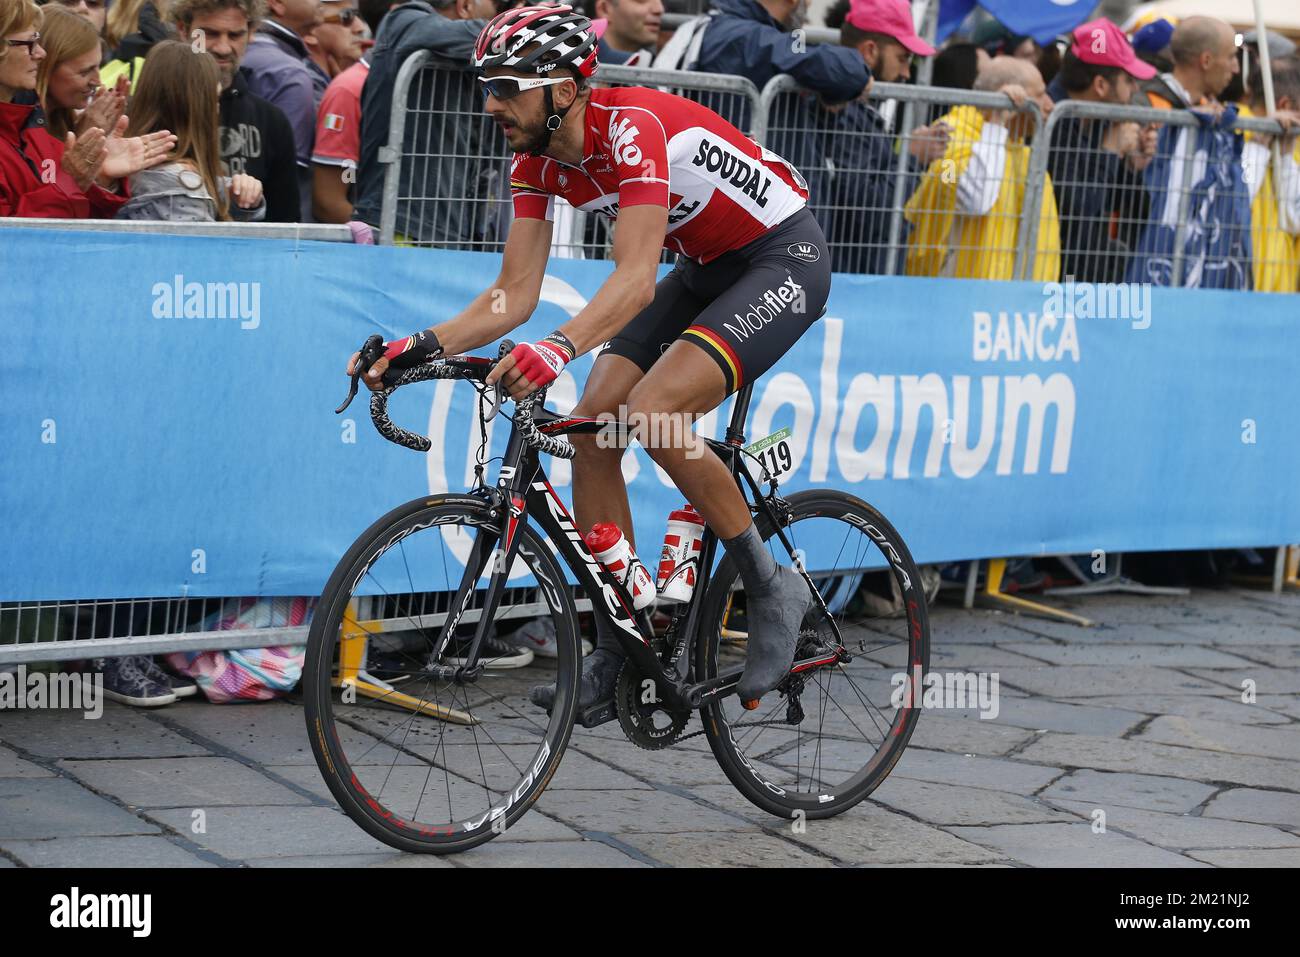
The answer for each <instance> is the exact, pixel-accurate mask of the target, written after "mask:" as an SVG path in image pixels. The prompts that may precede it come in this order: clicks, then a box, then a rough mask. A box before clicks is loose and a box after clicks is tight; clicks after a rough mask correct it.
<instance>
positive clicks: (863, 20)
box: [844, 0, 935, 56]
mask: <svg viewBox="0 0 1300 957" xmlns="http://www.w3.org/2000/svg"><path fill="white" fill-rule="evenodd" d="M844 19H845V20H847V21H848V22H849V23H851V24H853V25H854V26H855V27H857V28H858V29H859V30H864V31H866V32H867V33H883V34H885V36H890V37H893V38H894V39H895V40H897V41H898V42H899V43H901V44H903V46H905V47H907V49H909V50H911V51H912V52H913V53H915V54H916V55H917V56H934V54H935V49H934V47H932V46H930V44H928V43H926V42H925V41H924V40H922V39H921V38H920V37H919V36H917V35H916V27H915V26H914V25H913V23H912V7H911V5H910V4H908V2H907V0H851V2H850V3H849V12H848V15H847V16H846V17H845V18H844Z"/></svg>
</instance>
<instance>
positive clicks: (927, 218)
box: [761, 76, 1042, 279]
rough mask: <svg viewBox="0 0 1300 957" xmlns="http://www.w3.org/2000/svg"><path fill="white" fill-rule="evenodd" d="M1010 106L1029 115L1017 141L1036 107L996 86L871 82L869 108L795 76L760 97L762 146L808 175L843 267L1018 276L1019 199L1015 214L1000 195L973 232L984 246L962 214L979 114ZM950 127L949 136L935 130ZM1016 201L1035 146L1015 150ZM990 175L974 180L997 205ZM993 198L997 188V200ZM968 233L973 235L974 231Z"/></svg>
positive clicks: (1033, 122) (1025, 188) (1031, 126)
mask: <svg viewBox="0 0 1300 957" xmlns="http://www.w3.org/2000/svg"><path fill="white" fill-rule="evenodd" d="M981 108H982V109H999V110H1007V109H1010V110H1013V111H1015V112H1016V113H1018V114H1019V115H1020V116H1022V117H1023V121H1022V123H1023V125H1024V126H1025V130H1024V133H1023V136H1022V139H1024V140H1029V139H1030V138H1032V137H1033V136H1034V134H1035V131H1037V130H1038V129H1040V128H1041V126H1042V118H1041V115H1040V111H1039V110H1038V107H1037V105H1036V104H1034V103H1026V104H1025V105H1024V106H1023V107H1020V108H1016V107H1015V105H1014V104H1013V103H1012V102H1011V100H1010V99H1009V98H1008V97H1006V96H1005V95H1003V94H1001V93H991V92H977V91H972V90H952V89H946V88H941V87H917V86H911V85H908V84H899V83H876V84H874V85H873V86H872V89H871V92H870V94H869V96H868V100H867V102H866V103H863V102H856V101H855V102H851V103H848V104H845V105H842V106H836V107H827V106H825V105H823V104H822V103H821V102H820V100H819V99H818V97H817V96H816V95H815V94H813V93H811V92H810V91H808V90H805V89H803V88H802V87H800V86H799V85H798V84H797V83H795V82H794V80H793V79H792V78H791V77H789V76H778V77H775V78H774V79H772V80H771V81H770V82H769V83H768V84H767V86H766V87H764V89H763V92H762V105H761V109H762V111H763V113H764V115H765V116H766V142H765V143H764V145H765V146H767V147H768V148H769V149H771V150H773V151H774V152H775V153H777V154H779V155H781V156H783V157H785V158H786V159H788V160H790V162H792V163H793V164H794V166H795V168H796V169H798V170H799V171H800V172H801V173H803V175H804V177H805V178H806V179H807V180H808V183H809V187H810V189H811V197H812V199H811V203H810V206H811V208H812V211H813V215H815V216H816V217H817V220H818V222H819V223H820V224H821V226H822V229H823V231H824V232H825V233H826V237H827V244H828V245H829V247H830V249H831V262H832V268H833V269H835V270H836V271H837V272H855V273H875V274H886V275H889V274H907V275H921V276H933V275H952V276H970V275H974V274H975V273H973V272H972V270H974V269H980V270H983V271H981V272H979V273H978V275H979V276H980V277H981V278H989V279H1012V278H1015V277H1017V276H1020V275H1022V273H1023V272H1024V271H1025V261H1026V258H1027V251H1026V243H1027V242H1028V241H1029V240H1028V237H1027V236H1026V234H1025V230H1024V228H1023V225H1022V224H1021V222H1020V218H1021V203H1020V202H1014V209H1013V210H1012V211H1010V212H1007V211H997V208H998V205H1002V206H1006V205H1008V203H1007V200H1006V199H1005V198H1003V200H1002V202H1001V203H1000V204H997V205H995V206H994V211H991V212H990V213H988V214H987V216H988V217H989V218H991V219H993V220H994V222H992V224H991V228H985V229H983V230H980V231H978V233H977V235H978V236H979V242H978V245H976V244H975V243H974V241H973V240H971V239H969V238H967V240H966V242H965V244H963V238H964V235H963V233H962V228H963V220H964V219H965V218H969V217H962V216H960V215H958V212H959V202H960V194H961V190H962V188H963V187H965V188H966V189H967V190H969V189H970V188H971V187H972V183H971V182H970V179H971V177H972V176H973V175H974V173H973V172H972V171H971V168H970V167H968V166H967V165H966V163H967V157H969V155H970V153H971V146H972V143H971V141H970V138H969V137H970V131H971V130H972V129H973V127H974V126H976V125H978V120H977V119H976V111H978V110H979V109H981ZM940 122H942V123H945V124H946V126H947V127H948V129H949V130H950V131H951V132H950V133H949V135H948V138H947V140H946V142H943V141H939V140H936V139H934V138H933V137H932V136H931V135H930V133H929V132H928V131H929V130H931V129H933V128H934V124H936V123H940ZM1015 153H1016V156H1017V157H1018V159H1019V163H1018V167H1016V168H1019V172H1018V173H1017V174H1014V175H1013V176H1012V178H1011V179H1012V186H1013V187H1014V188H1015V190H1016V195H1017V196H1025V197H1026V198H1027V197H1028V194H1029V186H1030V183H1029V181H1028V177H1027V172H1028V158H1029V153H1028V147H1027V146H1024V145H1017V146H1016V147H1015ZM998 185H999V184H997V183H994V182H989V183H983V182H981V183H975V184H973V186H974V187H975V191H976V192H977V193H978V195H979V196H980V198H989V199H992V200H993V201H994V202H995V203H996V201H997V198H998V196H999V195H1000V194H999V191H998V190H997V186H998ZM990 194H991V195H990ZM970 232H971V231H970V230H967V231H966V233H967V234H969V233H970Z"/></svg>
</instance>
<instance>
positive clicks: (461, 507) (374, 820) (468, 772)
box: [303, 495, 581, 854]
mask: <svg viewBox="0 0 1300 957" xmlns="http://www.w3.org/2000/svg"><path fill="white" fill-rule="evenodd" d="M500 531H501V519H500V517H495V518H494V517H493V516H492V515H490V514H489V507H488V506H487V505H486V504H485V503H484V502H483V501H482V500H480V499H478V498H475V497H472V496H467V495H437V496H431V497H429V498H425V499H418V500H416V501H413V502H409V503H407V504H406V505H403V506H400V507H399V508H396V509H394V510H393V511H391V512H389V513H388V514H387V515H385V516H384V517H383V518H381V519H379V521H377V522H375V523H374V524H373V525H372V526H370V528H369V529H367V530H366V531H365V532H364V533H363V534H362V535H361V537H360V538H358V539H357V541H356V543H355V544H354V545H353V546H352V547H351V548H350V549H349V550H348V552H347V554H346V555H345V556H344V557H343V560H342V561H341V562H340V563H339V565H338V567H337V568H336V569H335V571H334V574H333V575H332V576H331V577H330V580H329V583H328V584H327V585H326V586H325V591H324V593H323V594H322V596H321V601H320V604H319V606H318V607H317V611H316V617H315V619H314V620H313V622H312V627H311V633H310V637H309V640H308V646H307V660H306V665H305V671H304V675H303V695H304V704H305V706H306V709H305V710H306V718H307V734H308V737H309V738H310V740H311V746H312V751H313V752H314V753H315V756H316V763H317V765H318V766H319V767H320V771H321V774H322V776H323V777H324V778H325V782H326V783H327V784H328V785H329V789H330V792H331V793H332V794H333V795H334V797H335V799H336V800H337V801H338V802H339V806H340V807H341V808H342V809H343V810H344V812H346V813H347V815H348V816H349V817H350V818H352V820H353V821H355V822H356V823H357V824H358V825H360V826H361V827H362V828H364V829H365V830H366V831H368V832H369V833H370V834H371V835H373V836H374V837H376V838H378V839H379V840H381V841H383V842H385V843H386V844H389V845H391V846H393V847H396V848H398V849H400V850H404V851H416V852H424V853H434V854H445V853H453V852H457V851H463V850H467V849H468V848H471V847H474V846H475V845H478V844H481V843H483V842H484V841H488V840H491V839H492V838H493V837H495V836H496V835H497V834H500V833H504V832H505V831H506V830H507V829H508V828H510V827H511V826H512V825H514V823H515V822H516V821H518V820H519V818H520V817H521V816H522V815H523V814H524V813H525V812H526V811H527V810H528V808H529V807H530V806H531V805H532V804H533V802H534V801H536V800H537V798H538V797H539V796H540V795H541V793H542V790H543V789H544V788H545V787H546V785H547V783H548V782H549V781H550V779H551V776H552V775H553V774H554V773H555V770H556V768H557V767H558V766H559V763H560V758H561V756H562V755H563V754H564V749H565V747H566V746H567V745H568V742H569V735H570V732H571V731H572V728H573V719H574V712H575V710H576V708H577V683H578V674H579V670H580V667H581V652H580V649H579V644H578V634H577V631H576V625H575V623H576V620H577V617H576V612H575V609H574V605H573V599H572V596H571V595H570V593H569V590H568V587H567V584H566V580H565V577H564V574H563V573H562V571H561V570H560V568H559V566H558V565H557V564H556V561H555V558H554V557H553V556H552V554H551V552H550V550H549V549H548V548H547V547H546V544H545V542H544V541H543V539H542V538H541V537H540V536H539V535H538V533H537V532H536V531H535V530H534V529H533V527H532V526H530V525H528V524H523V525H521V526H520V528H519V531H518V532H517V535H518V538H519V546H518V548H519V551H518V558H517V559H516V561H515V563H514V567H513V568H512V569H511V572H512V574H511V576H510V579H509V580H508V581H507V585H508V586H509V585H513V584H514V583H515V582H516V581H518V582H519V583H520V586H521V587H517V588H511V587H507V590H506V593H505V594H504V595H503V597H502V601H501V604H500V609H499V610H498V611H497V615H496V619H497V620H496V623H495V625H496V628H498V629H499V630H500V632H501V633H503V634H504V633H506V632H507V630H508V627H507V626H508V625H509V624H514V623H516V622H517V621H522V620H524V619H523V618H522V617H519V616H520V615H521V614H523V615H527V617H528V618H530V619H536V618H541V619H543V621H541V622H540V623H539V624H540V625H541V626H542V628H543V629H544V630H547V631H553V634H554V636H555V641H554V654H555V657H554V658H550V657H548V658H540V657H538V658H534V657H533V654H532V652H531V651H524V652H519V651H517V650H515V649H514V648H512V647H511V646H509V645H508V644H503V643H498V640H497V639H494V640H493V643H492V644H491V646H490V647H489V646H487V645H485V646H484V649H482V650H481V653H480V655H479V657H480V660H482V661H483V663H484V664H485V665H486V670H485V671H484V672H483V673H482V674H481V675H480V676H479V677H478V678H477V679H475V680H472V681H469V682H464V683H460V682H457V681H454V680H450V679H448V678H446V675H447V674H449V673H450V672H451V671H453V670H454V666H455V665H458V664H463V663H465V659H464V657H463V656H465V655H467V654H469V649H468V647H467V641H466V639H467V638H468V637H470V636H472V635H473V633H474V629H475V627H476V624H477V622H478V620H479V618H480V615H481V612H482V610H483V609H482V604H483V596H484V594H485V590H486V587H487V583H488V580H489V578H490V577H491V575H492V573H493V568H494V561H493V559H494V558H495V556H496V554H497V552H496V548H495V546H496V544H497V541H498V538H499V536H500ZM467 564H471V565H474V566H475V569H474V572H472V573H471V577H470V582H471V583H472V585H473V588H472V590H471V591H469V592H468V596H467V600H466V601H465V602H464V603H463V604H462V607H461V608H460V609H453V608H452V607H451V605H452V603H453V602H452V599H453V596H454V595H455V594H456V592H457V589H458V588H460V586H461V583H462V579H463V578H464V577H465V574H466V571H465V570H466V565H467ZM515 573H518V578H517V577H516V574H515ZM523 586H526V587H523ZM457 615H458V617H456V618H453V621H455V622H458V625H457V626H456V628H455V631H454V633H453V634H452V635H450V636H445V637H446V638H447V639H448V640H445V641H444V640H443V639H444V636H443V634H442V633H443V631H444V624H445V623H446V622H447V620H448V618H449V616H457ZM511 617H514V618H515V619H516V622H511V621H509V620H508V619H509V618H511ZM503 618H504V619H507V620H505V621H503V620H502V619H503ZM533 627H534V628H536V627H537V626H533ZM489 634H491V633H489ZM431 665H433V666H437V665H443V666H451V667H450V668H445V669H444V670H443V671H441V672H439V673H438V675H435V674H433V673H431V672H430V670H429V666H431ZM439 675H441V677H440V676H439ZM549 682H555V683H556V686H557V687H556V695H555V703H554V706H553V707H552V709H551V713H550V715H549V716H547V714H546V713H545V712H543V711H541V710H540V709H538V708H536V707H534V706H533V705H532V704H531V703H530V702H529V700H528V690H529V688H530V687H531V686H533V685H535V684H542V683H549Z"/></svg>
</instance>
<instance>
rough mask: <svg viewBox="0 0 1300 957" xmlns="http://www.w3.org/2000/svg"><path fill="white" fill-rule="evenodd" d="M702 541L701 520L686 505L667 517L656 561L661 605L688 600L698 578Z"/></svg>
mask: <svg viewBox="0 0 1300 957" xmlns="http://www.w3.org/2000/svg"><path fill="white" fill-rule="evenodd" d="M703 541H704V519H702V518H701V517H700V513H699V512H697V511H695V509H694V508H692V507H691V503H690V502H687V503H686V504H685V505H684V506H682V507H681V508H679V509H678V510H677V511H675V512H672V513H670V514H669V516H668V531H667V532H665V533H664V550H663V554H662V555H661V556H660V559H659V577H658V581H657V582H656V583H655V584H656V587H657V588H658V590H659V597H660V598H662V599H663V600H664V601H679V602H685V601H690V600H691V592H693V591H695V581H696V579H697V578H698V577H699V574H700V546H701V544H702V543H703Z"/></svg>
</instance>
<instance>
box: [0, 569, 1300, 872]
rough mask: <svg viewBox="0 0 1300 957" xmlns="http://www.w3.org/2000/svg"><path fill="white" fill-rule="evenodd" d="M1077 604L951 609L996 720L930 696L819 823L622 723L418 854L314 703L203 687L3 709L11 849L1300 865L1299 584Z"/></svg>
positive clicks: (75, 860) (335, 860)
mask: <svg viewBox="0 0 1300 957" xmlns="http://www.w3.org/2000/svg"><path fill="white" fill-rule="evenodd" d="M1058 604H1059V602H1058ZM1070 607H1075V608H1077V609H1078V610H1081V611H1082V612H1083V613H1085V614H1088V615H1090V616H1092V617H1093V618H1095V619H1096V620H1098V621H1099V622H1100V623H1101V627H1100V628H1097V629H1092V630H1082V629H1078V628H1075V627H1073V626H1070V625H1063V624H1055V623H1052V622H1048V621H1042V620H1035V619H1031V618H1024V617H1015V616H1008V615H1003V614H999V613H995V612H988V611H961V610H957V609H951V608H943V607H940V608H938V609H936V610H935V612H934V615H933V629H934V642H935V643H934V653H933V658H932V661H931V667H932V668H933V669H935V670H940V671H990V672H992V671H996V672H997V673H998V674H999V676H1000V683H1001V699H1000V709H999V713H998V715H997V718H996V719H995V720H982V719H980V718H979V717H978V716H977V714H976V713H975V712H973V711H968V712H955V711H949V710H933V711H927V712H926V713H924V714H923V715H922V717H921V720H920V723H919V725H918V727H917V731H916V734H915V735H914V736H913V738H912V743H911V746H910V747H909V748H908V750H907V753H906V754H905V755H904V756H903V759H902V760H901V761H900V762H899V764H898V766H897V767H896V768H895V770H894V772H893V774H892V776H891V777H890V778H889V779H888V780H887V781H886V782H885V783H884V784H883V785H881V787H880V788H879V789H878V790H877V791H876V792H875V794H874V795H872V797H871V798H870V799H869V800H868V801H867V802H865V803H863V804H862V805H860V806H858V807H857V808H854V809H853V810H851V811H849V812H848V813H846V814H844V815H842V816H840V817H837V818H834V819H831V820H829V821H813V822H808V823H807V825H806V828H805V829H804V830H803V831H802V832H800V833H796V831H795V829H794V828H792V826H791V823H790V822H788V821H780V820H778V819H776V818H773V817H770V816H768V815H765V814H764V813H762V812H760V811H759V810H758V809H757V808H754V807H753V806H752V805H750V804H749V803H748V802H746V801H745V800H744V799H743V798H741V797H740V796H739V795H738V794H737V793H736V792H735V791H734V790H733V789H732V788H731V786H730V785H728V784H727V783H726V780H725V778H724V777H723V776H722V773H721V771H720V770H719V768H718V766H717V764H716V763H715V761H714V760H713V757H712V755H711V753H710V752H709V750H708V746H707V744H706V742H705V739H704V738H702V737H699V738H694V739H692V740H690V741H687V742H685V743H683V744H682V745H681V746H679V747H677V748H674V749H671V750H668V751H663V752H658V753H649V752H644V751H640V750H638V749H637V748H635V747H634V746H632V745H631V744H629V743H628V742H626V741H625V740H621V739H620V737H619V732H618V729H617V725H606V726H604V727H602V728H599V729H596V730H595V731H587V730H584V729H581V728H579V729H578V730H577V731H575V733H574V738H573V743H572V744H571V745H570V749H569V752H568V753H567V754H566V756H565V758H564V761H563V764H562V765H561V768H560V771H559V773H558V774H557V775H556V777H555V779H554V781H553V782H552V785H551V787H550V788H548V790H547V791H546V793H545V794H544V795H543V796H542V798H541V800H540V801H539V803H538V804H537V806H536V808H535V810H534V811H533V812H532V813H530V814H528V815H527V816H526V817H525V818H524V819H523V820H522V821H521V822H520V823H519V824H518V825H517V826H516V827H514V828H512V829H511V830H510V831H509V832H508V833H507V834H506V835H504V836H503V837H501V838H498V839H497V840H495V841H493V842H491V843H489V844H487V845H485V846H483V847H481V848H479V849H476V850H474V851H471V852H469V853H467V854H462V855H459V856H457V857H454V858H436V857H429V856H416V855H402V854H399V853H396V852H394V851H392V850H390V849H389V848H387V847H385V846H384V845H382V844H380V843H379V842H377V841H375V840H373V839H371V838H370V837H369V836H368V835H366V834H365V833H364V832H363V831H361V830H360V829H359V828H357V827H356V826H354V825H353V824H352V823H351V822H350V821H349V820H348V819H347V818H346V817H344V816H343V815H342V814H341V813H340V812H339V811H338V810H337V808H336V807H335V805H334V803H333V801H332V800H331V799H330V797H329V795H328V792H327V790H326V788H325V785H324V784H323V782H322V781H321V779H320V776H319V774H318V773H317V771H316V766H315V764H314V763H313V760H312V755H311V751H310V749H309V747H308V744H307V740H306V735H305V732H304V728H303V720H302V711H301V708H300V706H299V705H298V704H296V703H294V702H275V703H268V704H262V705H249V706H240V707H216V706H212V705H208V704H204V703H200V699H191V700H189V701H184V702H179V703H177V704H176V705H172V706H170V707H167V708H163V709H160V710H157V711H148V712H146V711H141V710H137V709H131V708H125V707H121V706H117V705H113V704H112V703H109V704H108V705H106V708H105V713H104V715H103V717H102V718H101V719H100V720H98V721H85V720H83V719H82V718H81V716H80V714H79V713H75V712H59V711H7V712H5V713H4V714H2V715H0V867H15V866H33V867H41V866H109V867H122V866H152V867H187V866H191V867H214V866H217V867H223V866H226V867H228V866H243V865H247V866H251V867H277V866H296V865H309V866H322V867H330V866H339V865H350V866H362V865H375V866H390V867H480V866H485V867H490V866H496V867H502V866H520V865H559V866H565V865H598V866H625V867H644V866H661V865H668V866H677V865H686V866H696V865H707V866H718V865H729V866H746V865H781V866H801V867H836V866H855V865H856V866H900V865H917V864H920V865H928V866H933V865H944V866H972V867H1007V866H1012V867H1016V866H1031V867H1052V866H1062V865H1083V866H1098V867H1116V866H1119V867H1128V866H1170V867H1206V866H1224V867H1239V866H1245V867H1250V866H1264V865H1267V866H1291V867H1298V866H1300V595H1286V596H1281V597H1278V596H1273V595H1270V594H1266V593H1260V592H1250V591H1244V590H1236V591H1228V592H1207V591H1200V592H1195V593H1193V594H1192V595H1191V596H1190V597H1187V598H1141V597H1131V596H1114V597H1098V598H1092V599H1089V600H1088V601H1087V602H1086V603H1080V604H1078V605H1071V606H1070ZM1248 681H1249V682H1253V683H1254V690H1255V694H1256V698H1255V700H1254V702H1253V703H1244V702H1243V700H1242V689H1243V682H1248ZM196 811H199V812H201V814H202V818H203V824H204V825H205V826H204V828H203V830H202V831H201V832H198V833H196V830H195V827H194V822H195V820H196ZM1098 811H1102V812H1104V814H1105V825H1106V827H1105V832H1104V833H1097V832H1096V830H1095V829H1094V826H1093V821H1094V820H1095V819H1096V815H1097V812H1098Z"/></svg>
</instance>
